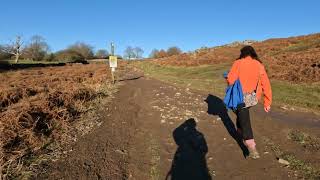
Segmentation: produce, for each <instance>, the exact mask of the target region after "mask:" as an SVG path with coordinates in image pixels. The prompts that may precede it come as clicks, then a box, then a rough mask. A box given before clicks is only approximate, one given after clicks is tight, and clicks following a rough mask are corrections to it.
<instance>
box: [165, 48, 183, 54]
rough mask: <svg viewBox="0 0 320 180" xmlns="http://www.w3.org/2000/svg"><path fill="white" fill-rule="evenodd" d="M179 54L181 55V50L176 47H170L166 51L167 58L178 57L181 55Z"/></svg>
mask: <svg viewBox="0 0 320 180" xmlns="http://www.w3.org/2000/svg"><path fill="white" fill-rule="evenodd" d="M181 53H182V51H181V49H180V48H178V47H176V46H174V47H170V48H168V50H167V55H168V56H173V55H178V54H181Z"/></svg>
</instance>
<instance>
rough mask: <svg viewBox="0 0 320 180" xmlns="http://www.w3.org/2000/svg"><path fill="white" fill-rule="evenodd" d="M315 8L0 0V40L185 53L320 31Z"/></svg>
mask: <svg viewBox="0 0 320 180" xmlns="http://www.w3.org/2000/svg"><path fill="white" fill-rule="evenodd" d="M319 8H320V1H319V0H305V1H302V0H265V1H260V0H223V1H222V0H219V1H215V0H197V1H196V0H193V1H191V0H157V1H155V0H47V1H46V0H1V8H0V18H1V23H0V44H3V43H6V42H8V41H9V40H10V39H13V38H14V36H15V35H17V34H20V35H23V37H24V38H25V41H27V40H28V39H29V38H30V37H31V36H32V35H36V34H37V35H41V36H43V37H44V38H45V39H46V40H47V42H48V44H49V46H50V47H51V50H52V51H57V50H60V49H63V48H66V47H67V46H68V45H70V44H72V43H75V42H77V41H81V42H86V43H89V44H91V45H92V46H94V47H95V49H96V50H97V49H100V48H109V43H110V42H111V41H114V42H115V44H116V46H117V49H116V52H117V54H122V53H123V51H124V49H125V48H126V47H127V46H129V45H130V46H139V47H141V48H143V49H144V50H145V54H144V56H148V55H149V53H150V51H151V50H152V49H153V48H157V49H161V48H164V49H166V48H168V47H170V46H178V47H180V48H181V49H182V50H184V51H189V50H194V49H197V48H200V47H202V46H207V47H211V46H216V45H221V44H225V43H229V42H232V41H237V40H245V39H253V40H264V39H268V38H273V37H288V36H296V35H304V34H310V33H316V32H320V10H319ZM107 45H108V46H107Z"/></svg>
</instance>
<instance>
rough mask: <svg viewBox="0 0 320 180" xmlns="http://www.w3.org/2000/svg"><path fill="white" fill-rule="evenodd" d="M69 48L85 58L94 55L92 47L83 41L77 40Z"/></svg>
mask: <svg viewBox="0 0 320 180" xmlns="http://www.w3.org/2000/svg"><path fill="white" fill-rule="evenodd" d="M68 49H69V50H72V51H76V52H78V53H79V54H81V55H82V56H83V57H84V58H85V60H88V59H92V58H93V57H94V54H93V47H92V46H91V45H89V44H86V43H83V42H77V43H75V44H73V45H71V46H69V48H68Z"/></svg>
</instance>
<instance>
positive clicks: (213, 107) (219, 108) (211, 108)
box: [205, 94, 249, 158]
mask: <svg viewBox="0 0 320 180" xmlns="http://www.w3.org/2000/svg"><path fill="white" fill-rule="evenodd" d="M205 102H206V103H207V104H208V111H207V112H208V114H210V115H215V116H219V117H220V118H221V120H222V122H223V125H224V126H225V128H226V129H227V131H228V133H229V134H230V136H231V137H232V138H233V139H234V140H235V141H236V142H237V143H238V145H239V147H240V148H241V150H242V153H243V156H244V157H245V158H246V157H247V156H248V155H249V150H248V148H247V147H246V145H245V144H244V143H243V140H242V138H241V136H240V135H239V134H238V132H237V130H236V127H235V125H234V123H233V122H232V120H231V118H230V117H229V115H228V109H227V108H226V106H225V104H224V102H223V100H222V99H220V98H219V97H217V96H214V95H211V94H209V95H208V97H207V99H206V100H205Z"/></svg>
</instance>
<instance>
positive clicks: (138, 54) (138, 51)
mask: <svg viewBox="0 0 320 180" xmlns="http://www.w3.org/2000/svg"><path fill="white" fill-rule="evenodd" d="M133 52H134V54H135V58H142V55H143V53H144V51H143V49H141V48H140V47H135V48H134V49H133Z"/></svg>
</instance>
